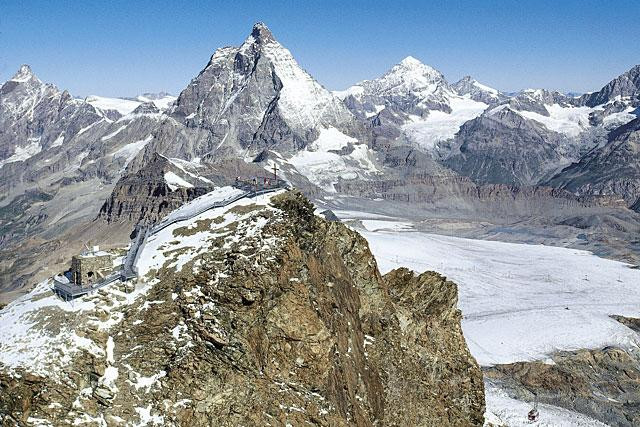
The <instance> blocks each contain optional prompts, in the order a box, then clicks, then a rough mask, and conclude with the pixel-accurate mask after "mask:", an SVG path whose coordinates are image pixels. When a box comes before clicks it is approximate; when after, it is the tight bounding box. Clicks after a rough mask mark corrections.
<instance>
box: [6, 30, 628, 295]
mask: <svg viewBox="0 0 640 427" xmlns="http://www.w3.org/2000/svg"><path fill="white" fill-rule="evenodd" d="M639 107H640V66H636V67H634V68H632V69H631V70H629V71H628V72H627V73H625V74H623V75H621V76H619V77H617V78H615V79H614V80H612V81H611V82H610V83H608V84H606V85H605V86H604V87H603V88H602V89H601V90H599V91H597V92H593V93H590V94H585V95H582V96H579V97H576V96H570V95H565V94H561V93H558V92H551V91H547V90H544V89H535V90H525V91H522V92H519V93H517V94H505V93H501V92H500V91H498V90H496V89H493V88H490V87H488V86H486V85H484V84H482V83H480V82H478V81H476V80H475V79H473V78H472V77H470V76H467V77H464V78H463V79H461V80H460V81H458V82H456V83H453V84H451V83H449V82H447V80H446V79H445V77H444V76H443V74H442V73H440V72H439V71H437V70H435V69H434V68H432V67H429V66H428V65H425V64H423V63H421V62H420V61H418V60H417V59H415V58H413V57H407V58H405V59H404V60H402V61H401V62H400V63H398V64H397V65H395V66H393V67H392V68H391V69H390V70H389V71H388V72H387V73H385V74H384V75H383V76H381V77H379V78H376V79H372V80H366V81H363V82H360V83H358V84H356V85H354V86H352V87H350V88H348V89H347V90H344V91H338V92H331V91H329V90H327V89H325V88H324V87H323V86H322V85H321V84H319V83H318V82H317V81H316V80H314V79H313V77H312V76H310V75H309V73H307V72H306V71H305V70H303V69H302V68H301V67H300V66H299V65H298V63H297V62H296V60H295V59H294V58H293V56H292V55H291V53H290V52H289V51H288V50H287V49H286V48H285V47H283V46H282V45H281V44H280V43H279V42H278V41H277V40H276V39H275V38H274V36H273V34H272V33H271V32H270V31H269V29H268V28H267V27H266V26H265V25H264V24H262V23H258V24H256V25H255V26H254V27H253V29H252V31H251V34H250V35H249V36H248V37H247V39H246V40H245V41H244V42H243V43H242V44H241V45H240V46H239V47H224V48H220V49H218V50H216V51H215V53H214V54H213V55H212V56H211V58H210V60H209V62H208V63H207V64H206V66H205V67H204V68H203V70H202V71H201V72H200V73H199V74H198V75H197V76H196V77H194V78H193V80H192V81H191V82H190V83H189V84H188V85H187V87H186V88H185V89H184V90H183V91H182V92H181V93H180V94H179V95H178V96H177V97H173V96H171V95H168V94H166V93H161V94H155V95H154V94H145V95H141V96H139V97H136V98H134V99H119V98H115V99H114V98H105V97H99V96H90V97H87V98H86V99H76V98H74V97H73V96H71V95H70V94H69V93H68V92H67V91H61V90H59V89H57V88H56V87H55V86H54V85H51V84H47V83H43V82H41V81H40V80H39V79H38V78H37V77H36V76H35V75H34V73H33V72H32V70H31V69H30V68H29V67H28V66H23V67H21V68H20V70H19V71H18V72H17V73H16V74H15V75H14V76H13V77H12V78H11V79H10V80H8V81H7V82H5V83H4V84H3V85H2V87H1V88H0V205H1V206H0V230H2V237H1V238H0V251H2V253H1V255H2V256H3V259H5V260H6V261H5V262H4V263H3V264H2V265H3V268H2V271H0V280H1V283H2V289H3V290H4V291H5V292H6V291H10V290H12V289H13V290H18V289H20V288H21V287H22V286H24V285H26V284H29V282H30V281H31V280H32V279H31V278H32V277H36V276H37V275H38V274H44V273H45V272H43V271H41V270H40V268H41V267H42V266H43V265H55V263H52V258H56V259H61V260H63V259H65V257H66V256H68V255H69V254H70V253H73V251H74V250H75V249H76V246H78V245H81V244H82V243H83V242H84V241H87V240H92V241H114V242H116V241H124V240H126V237H127V236H128V233H129V232H130V231H131V224H132V223H136V222H138V221H146V222H150V221H154V220H157V219H158V218H160V217H162V216H163V215H165V214H166V213H167V212H169V211H170V210H171V209H173V208H175V207H177V206H179V205H180V204H181V203H183V202H184V201H186V200H190V199H192V198H193V197H195V196H197V195H199V194H202V193H203V192H205V191H207V189H208V188H211V187H212V186H215V185H220V184H223V183H228V182H231V181H233V180H234V179H235V178H236V177H237V176H256V175H267V174H269V173H270V172H268V171H271V170H272V169H273V166H274V165H277V166H278V167H279V169H280V171H281V175H282V176H283V177H284V178H286V179H288V180H289V181H290V182H292V183H293V184H294V185H296V186H298V187H299V188H301V189H303V190H304V191H305V192H306V193H307V194H309V195H311V196H312V197H314V198H316V199H321V198H323V197H327V198H328V199H326V200H329V199H330V198H331V197H335V196H336V195H345V196H350V197H356V196H357V197H365V198H367V199H369V200H373V199H382V200H386V201H396V200H401V199H403V198H404V197H405V195H407V196H406V197H407V199H410V196H409V195H414V196H413V197H416V198H421V199H420V200H433V199H430V198H429V197H433V195H435V194H438V195H439V196H438V197H441V199H439V200H448V201H450V204H451V206H454V205H455V206H464V209H465V212H472V211H473V210H474V209H480V208H479V207H478V206H479V205H478V206H476V203H480V202H478V200H482V202H481V203H483V205H482V206H485V205H486V204H487V203H489V204H490V203H503V204H504V203H506V202H505V200H507V199H508V198H509V197H511V196H508V197H507V196H506V194H507V193H508V194H511V195H513V194H515V193H517V192H520V194H525V193H526V194H532V195H535V196H531V197H544V198H545V199H544V200H547V201H548V203H550V205H549V206H551V205H553V203H556V202H557V203H558V204H559V205H562V206H567V204H570V205H571V206H574V203H575V202H574V201H573V200H574V199H573V198H574V197H582V198H583V199H581V200H582V201H581V202H580V203H581V205H582V206H604V205H606V206H610V207H611V206H614V205H615V207H612V208H611V209H614V210H616V209H617V210H616V212H617V213H616V215H618V214H620V215H624V216H625V221H631V222H633V221H636V219H629V218H633V217H632V216H629V215H633V214H632V213H631V211H629V210H628V209H626V207H625V206H627V207H633V208H634V209H638V208H637V206H638V204H640V200H639V199H640V190H639V189H640V157H639V156H638V151H637V145H638V144H637V138H638V126H637V123H638V119H637V117H638V114H639ZM540 185H544V186H552V187H556V188H557V189H561V190H563V191H555V190H553V191H547V190H544V191H533V190H530V189H531V188H537V187H536V186H540ZM500 186H503V187H500ZM525 187H526V188H529V190H526V191H524V190H521V189H522V188H525ZM427 188H428V189H427ZM498 188H501V189H503V190H499V191H498V190H497V189H498ZM372 189H375V191H374V190H372ZM427 194H431V196H429V197H427ZM497 194H501V195H500V196H497ZM543 194H544V196H543ZM592 196H594V197H592ZM595 196H597V197H595ZM496 197H497V198H496ZM617 199H620V200H624V202H621V203H619V204H616V203H617V202H615V200H617ZM511 200H512V201H513V200H514V198H513V197H512V198H511ZM551 200H554V201H551ZM569 200H571V202H568V201H569ZM456 203H457V204H456ZM509 203H511V202H509ZM545 203H547V202H545ZM471 205H473V206H476V207H475V208H471V207H469V206H471ZM509 206H510V205H509ZM554 206H555V205H554ZM503 207H506V208H507V209H508V206H507V205H503ZM482 209H485V208H482ZM487 209H488V208H487ZM514 209H515V208H514ZM549 209H551V208H549ZM554 209H555V208H554ZM490 210H491V211H492V212H493V208H491V209H490ZM483 212H484V211H483ZM81 230H82V232H81ZM114 230H115V231H114ZM80 236H82V237H80ZM82 239H84V240H82ZM69 242H71V243H69ZM73 242H77V243H73ZM74 245H75V246H74ZM53 253H55V256H54V255H53ZM18 259H20V262H18ZM25 259H26V260H32V261H33V262H24V260H25Z"/></svg>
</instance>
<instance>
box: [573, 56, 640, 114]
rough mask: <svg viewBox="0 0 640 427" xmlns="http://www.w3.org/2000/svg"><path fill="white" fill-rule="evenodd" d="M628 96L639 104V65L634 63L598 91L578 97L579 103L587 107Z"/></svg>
mask: <svg viewBox="0 0 640 427" xmlns="http://www.w3.org/2000/svg"><path fill="white" fill-rule="evenodd" d="M618 96H619V97H621V98H627V97H629V98H630V99H631V101H632V103H633V104H634V105H635V106H638V105H640V99H639V98H638V97H639V96H640V65H636V66H635V67H633V68H632V69H630V70H629V71H627V72H626V73H624V74H622V75H621V76H619V77H617V78H615V79H613V80H612V81H610V82H609V83H608V84H607V85H606V86H604V87H603V88H602V89H600V90H599V91H598V92H593V93H589V94H585V95H583V96H582V97H580V103H581V104H582V105H586V106H588V107H595V106H597V105H600V104H606V103H607V102H609V101H612V100H614V99H615V98H616V97H618Z"/></svg>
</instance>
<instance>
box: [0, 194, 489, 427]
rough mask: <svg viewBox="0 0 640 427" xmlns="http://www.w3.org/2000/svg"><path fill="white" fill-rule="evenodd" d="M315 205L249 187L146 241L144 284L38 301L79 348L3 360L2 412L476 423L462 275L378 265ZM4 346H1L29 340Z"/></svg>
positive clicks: (211, 420) (479, 393)
mask: <svg viewBox="0 0 640 427" xmlns="http://www.w3.org/2000/svg"><path fill="white" fill-rule="evenodd" d="M313 212H314V208H313V206H312V205H311V204H310V203H309V202H308V201H307V200H306V199H304V197H303V196H301V195H300V194H299V193H294V192H286V193H281V194H279V195H276V196H274V197H272V198H271V201H270V204H269V205H268V206H265V205H261V204H260V202H259V201H258V202H257V203H256V202H253V201H249V200H246V199H245V201H244V202H243V203H236V204H234V205H231V207H230V208H229V209H228V210H226V211H225V212H215V213H214V212H211V215H210V216H209V217H206V216H205V217H198V220H197V221H193V222H192V223H190V224H176V225H175V226H172V228H170V229H167V231H166V233H168V234H167V235H166V236H164V237H163V235H158V236H157V237H156V238H155V239H156V240H155V242H149V244H148V247H147V248H145V249H144V252H143V254H142V261H141V262H142V263H143V264H144V265H142V264H141V265H139V269H140V272H141V274H142V275H143V277H141V278H140V282H139V283H138V284H137V286H136V290H135V291H134V292H133V293H131V294H127V293H122V292H121V291H120V290H118V285H115V286H113V287H112V288H108V289H105V290H103V291H101V292H100V293H99V294H96V295H95V296H93V297H87V298H86V300H84V301H82V302H79V303H78V304H79V305H76V307H84V308H82V310H83V311H82V312H81V314H80V313H78V314H76V313H69V312H67V311H64V310H60V309H54V308H53V307H43V308H41V309H40V310H44V308H46V313H40V312H38V313H39V314H38V313H31V314H30V316H29V318H30V319H32V324H33V325H32V326H31V328H36V327H40V328H44V329H47V330H55V328H54V325H58V330H57V335H58V336H61V335H63V333H65V331H67V330H69V328H72V330H73V331H74V334H76V335H77V336H80V337H82V341H81V342H82V346H81V347H82V348H78V349H77V351H75V352H74V353H73V355H70V356H69V357H66V358H61V360H60V361H58V362H56V361H55V360H54V359H55V356H54V357H52V358H48V359H46V360H43V361H42V362H41V363H40V365H38V364H35V365H34V364H32V365H25V364H23V365H20V364H17V363H15V361H13V362H10V361H7V360H3V361H2V364H0V367H1V366H2V365H4V369H2V370H1V371H2V373H1V374H0V385H1V387H2V388H1V389H0V413H3V414H6V415H4V421H6V422H9V423H11V422H25V421H26V420H27V419H29V417H31V419H46V420H50V421H51V422H52V423H53V424H60V423H64V422H67V421H70V422H73V421H76V420H80V419H83V420H85V421H94V422H98V421H99V420H104V421H105V422H106V423H109V425H120V424H122V423H123V422H124V420H127V421H130V420H134V421H135V420H139V421H141V422H144V421H146V422H147V423H150V424H164V425H189V426H195V425H240V424H242V425H286V424H290V425H304V424H305V423H309V424H313V425H359V426H369V425H438V426H440V425H461V426H462V425H465V426H466V425H481V424H482V422H483V413H484V389H483V383H482V374H481V371H480V369H479V367H478V365H477V363H476V362H475V360H474V359H473V358H472V356H471V355H470V353H469V351H468V349H467V346H466V343H465V341H464V338H463V336H462V331H461V327H460V312H459V311H458V310H457V309H456V302H457V289H456V285H455V284H454V283H452V282H449V281H447V280H446V278H444V277H442V276H440V275H438V274H436V273H429V272H428V273H424V274H421V275H415V274H414V273H412V272H410V271H408V270H406V269H400V270H395V271H392V272H390V273H388V274H387V275H385V276H381V275H380V273H379V272H378V269H377V265H376V262H375V260H374V258H373V256H372V255H371V252H370V251H369V248H368V245H367V243H366V241H365V240H364V239H363V238H362V237H361V236H360V235H358V234H357V233H356V232H354V231H352V230H350V229H348V228H347V227H345V226H344V225H342V224H341V223H337V222H327V221H325V220H323V219H321V218H319V217H317V216H315V215H314V213H313ZM193 241H197V242H198V243H197V244H193V246H192V247H190V246H185V245H186V243H187V242H193ZM154 248H157V249H154ZM31 298H33V299H36V298H37V299H39V300H40V301H41V302H40V306H41V307H42V306H46V304H45V302H42V301H46V298H50V297H48V296H47V295H46V293H45V294H41V295H39V296H32V297H31ZM23 303H24V301H23ZM19 307H20V306H19V305H18V303H13V304H10V305H9V306H8V307H6V308H5V309H3V312H1V313H0V314H2V316H3V317H4V316H9V315H12V316H15V315H16V314H15V312H16V310H18V308H19ZM33 319H37V320H36V321H35V322H33ZM56 319H57V320H56ZM62 319H64V322H62ZM5 320H7V319H4V318H3V319H2V321H5ZM60 325H62V326H60ZM34 333H35V332H34ZM39 333H44V332H42V330H41V331H40V332H39ZM84 340H89V342H87V341H84ZM0 344H1V350H2V353H4V354H5V355H11V354H14V352H15V351H17V350H18V349H17V347H16V348H14V347H15V346H19V345H20V344H15V340H13V341H12V342H11V343H9V344H7V342H6V341H5V342H0ZM12 346H13V347H12ZM50 348H53V347H43V348H42V350H41V351H45V349H50ZM92 349H93V350H92ZM96 349H97V350H96ZM102 349H104V350H102ZM64 354H69V353H68V350H65V352H64ZM7 357H8V356H7ZM63 359H64V360H65V363H62V361H63ZM25 363H26V362H25ZM29 363H31V362H29ZM46 372H53V374H51V375H47V374H46ZM16 374H20V376H17V375H16Z"/></svg>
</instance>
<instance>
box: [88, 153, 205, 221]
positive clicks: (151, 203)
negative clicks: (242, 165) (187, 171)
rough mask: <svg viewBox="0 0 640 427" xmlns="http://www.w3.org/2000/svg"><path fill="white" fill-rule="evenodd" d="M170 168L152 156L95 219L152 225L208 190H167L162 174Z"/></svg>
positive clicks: (165, 161)
mask: <svg viewBox="0 0 640 427" xmlns="http://www.w3.org/2000/svg"><path fill="white" fill-rule="evenodd" d="M171 166H172V165H171V163H170V161H169V160H168V159H167V158H166V157H163V156H160V155H155V156H154V158H153V160H152V162H151V163H149V165H148V166H147V167H145V168H143V169H140V170H138V171H137V172H136V173H133V174H129V175H125V176H124V177H123V178H122V179H120V180H119V181H118V183H117V184H116V186H115V188H114V189H113V191H112V193H111V196H110V197H109V198H108V199H107V200H106V201H105V202H104V204H103V205H102V207H101V208H100V213H99V214H98V215H99V216H98V217H99V218H100V219H103V220H106V221H107V222H112V221H130V222H132V223H134V224H136V223H138V222H141V223H148V224H149V223H154V222H156V221H158V220H159V219H161V218H162V217H164V216H165V215H166V214H168V213H169V212H171V211H172V210H174V209H176V208H178V207H180V206H182V205H183V204H184V203H186V202H188V201H190V200H193V199H195V198H196V197H198V196H202V195H203V194H205V193H206V192H207V191H209V190H210V188H208V187H206V186H201V187H190V188H174V189H172V188H170V187H169V184H168V183H167V181H166V180H165V177H164V174H165V172H166V171H170V170H172V169H175V167H173V168H172V167H171Z"/></svg>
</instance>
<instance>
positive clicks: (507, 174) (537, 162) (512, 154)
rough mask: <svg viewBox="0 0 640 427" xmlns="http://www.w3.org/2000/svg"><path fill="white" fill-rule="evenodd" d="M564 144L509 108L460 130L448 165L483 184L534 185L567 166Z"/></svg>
mask: <svg viewBox="0 0 640 427" xmlns="http://www.w3.org/2000/svg"><path fill="white" fill-rule="evenodd" d="M562 141H563V140H562V136H561V135H559V134H556V133H553V132H549V131H548V130H547V129H546V128H544V126H542V125H540V124H538V123H537V122H534V121H532V120H527V119H525V118H524V117H522V116H521V115H520V114H517V113H516V112H514V111H512V110H511V109H510V108H508V107H506V108H496V109H494V110H491V111H489V112H487V113H485V114H483V115H481V116H480V117H478V118H476V119H474V120H471V121H469V122H467V123H465V124H464V125H463V126H462V127H461V128H460V131H459V132H458V134H457V135H456V137H455V140H454V144H453V147H454V148H453V149H452V151H451V154H450V155H449V156H448V158H447V159H446V160H445V164H446V165H447V166H448V167H450V168H451V169H453V170H455V171H456V172H458V173H459V174H461V175H464V176H468V177H470V178H471V179H473V180H474V181H476V182H478V183H481V184H486V183H492V184H512V185H524V186H526V185H534V184H537V183H538V182H539V181H540V179H541V178H543V177H544V176H545V175H547V174H549V173H550V172H551V171H555V170H557V168H558V165H562V164H566V163H567V160H566V158H565V153H564V152H563V150H562V145H563V144H562Z"/></svg>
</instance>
